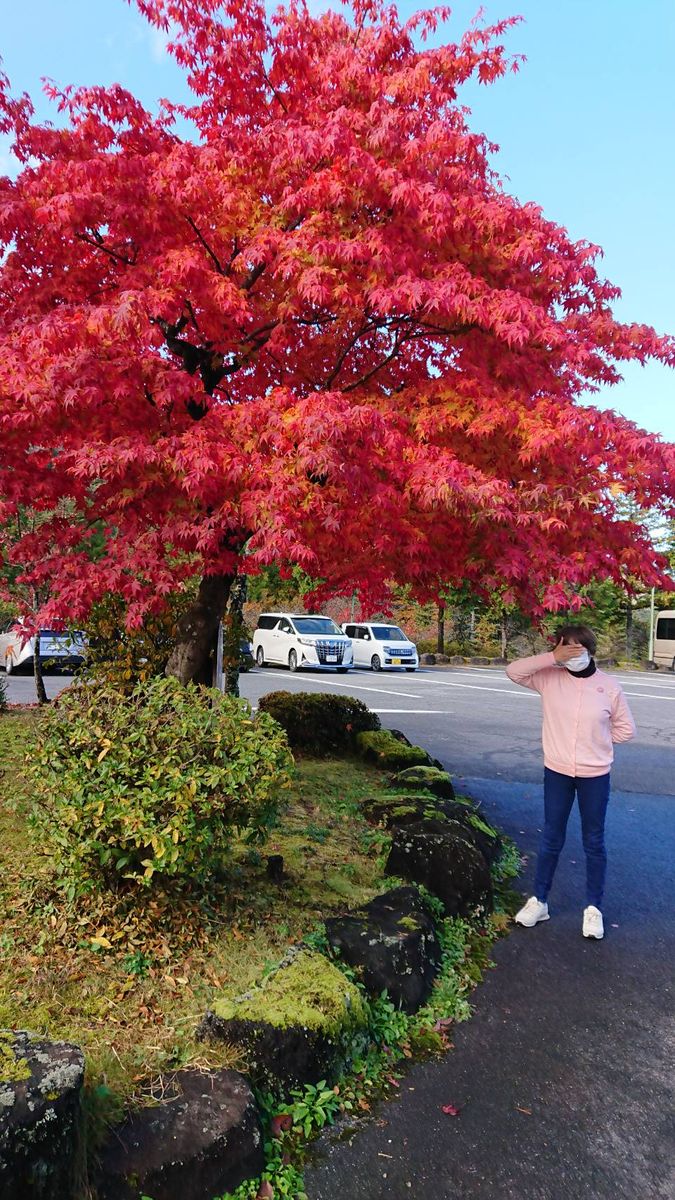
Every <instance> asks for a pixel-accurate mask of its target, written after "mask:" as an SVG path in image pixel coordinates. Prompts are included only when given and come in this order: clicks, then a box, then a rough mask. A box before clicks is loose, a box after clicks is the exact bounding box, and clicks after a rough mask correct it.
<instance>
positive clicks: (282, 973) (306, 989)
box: [212, 950, 367, 1036]
mask: <svg viewBox="0 0 675 1200" xmlns="http://www.w3.org/2000/svg"><path fill="white" fill-rule="evenodd" d="M212 1009H213V1012H214V1013H215V1014H216V1016H217V1017H220V1018H221V1019H222V1020H225V1021H227V1020H232V1019H234V1018H237V1019H239V1020H243V1021H255V1022H264V1023H265V1024H268V1025H274V1026H275V1027H276V1028H280V1029H287V1028H288V1027H289V1026H299V1027H301V1028H303V1029H311V1030H317V1031H320V1032H322V1033H325V1034H328V1035H329V1036H336V1035H337V1034H339V1033H341V1032H343V1031H349V1030H354V1029H359V1028H362V1027H364V1026H365V1025H366V1022H367V1012H366V1008H365V1005H364V1003H363V1000H362V998H361V995H360V993H359V991H358V990H357V988H355V987H354V985H353V984H352V983H350V982H349V980H348V979H347V978H346V977H345V976H344V975H343V973H342V971H339V970H338V968H337V967H334V966H333V964H332V963H330V962H329V961H328V959H326V958H324V957H323V955H322V954H317V953H316V952H315V951H313V950H302V951H300V952H299V953H298V954H296V955H294V956H293V958H292V959H291V961H290V962H288V963H287V964H282V965H281V966H280V968H279V970H278V971H275V972H274V974H273V975H270V976H268V978H267V979H266V980H264V981H263V983H262V984H261V985H260V986H259V987H257V988H254V989H253V990H252V991H251V992H249V993H248V994H247V995H246V996H241V997H240V998H238V999H236V1000H216V1001H215V1002H214V1004H213V1005H212Z"/></svg>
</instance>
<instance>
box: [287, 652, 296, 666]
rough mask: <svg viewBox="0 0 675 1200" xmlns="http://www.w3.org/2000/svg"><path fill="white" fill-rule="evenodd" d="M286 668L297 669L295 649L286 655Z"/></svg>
mask: <svg viewBox="0 0 675 1200" xmlns="http://www.w3.org/2000/svg"><path fill="white" fill-rule="evenodd" d="M288 669H289V671H297V669H298V656H297V654H296V652H295V650H291V652H290V654H289V655H288Z"/></svg>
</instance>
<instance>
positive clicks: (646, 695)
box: [624, 692, 675, 701]
mask: <svg viewBox="0 0 675 1200" xmlns="http://www.w3.org/2000/svg"><path fill="white" fill-rule="evenodd" d="M624 695H625V696H640V697H641V699H642V700H659V701H661V700H670V701H673V700H675V696H653V695H651V693H650V692H624Z"/></svg>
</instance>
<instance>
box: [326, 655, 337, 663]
mask: <svg viewBox="0 0 675 1200" xmlns="http://www.w3.org/2000/svg"><path fill="white" fill-rule="evenodd" d="M326 662H337V654H327V655H326Z"/></svg>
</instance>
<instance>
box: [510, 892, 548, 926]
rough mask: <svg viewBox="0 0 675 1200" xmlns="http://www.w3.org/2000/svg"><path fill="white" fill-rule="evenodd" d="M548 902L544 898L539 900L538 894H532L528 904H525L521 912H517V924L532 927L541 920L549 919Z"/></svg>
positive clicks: (515, 918)
mask: <svg viewBox="0 0 675 1200" xmlns="http://www.w3.org/2000/svg"><path fill="white" fill-rule="evenodd" d="M548 919H549V915H548V904H547V903H546V901H545V900H544V901H543V902H542V901H541V900H537V897H536V896H530V898H529V900H528V902H527V904H524V905H523V907H522V908H521V910H520V912H517V913H516V915H515V917H514V920H515V922H516V925H526V926H527V928H528V929H531V928H532V926H533V925H538V924H539V922H540V921H548Z"/></svg>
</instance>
